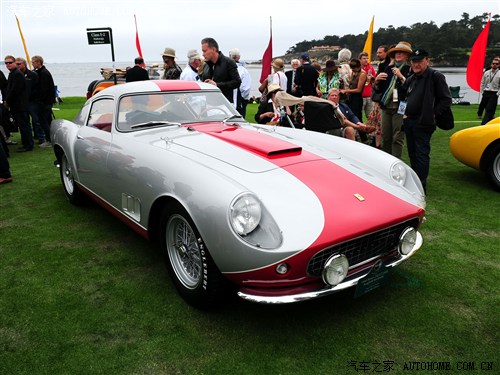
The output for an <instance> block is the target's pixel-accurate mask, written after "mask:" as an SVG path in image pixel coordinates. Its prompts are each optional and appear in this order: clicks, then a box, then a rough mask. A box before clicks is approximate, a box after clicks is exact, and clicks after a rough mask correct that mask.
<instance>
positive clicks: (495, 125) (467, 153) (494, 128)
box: [450, 117, 500, 191]
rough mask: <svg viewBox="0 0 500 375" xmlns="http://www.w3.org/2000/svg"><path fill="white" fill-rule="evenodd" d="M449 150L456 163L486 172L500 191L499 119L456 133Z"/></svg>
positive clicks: (452, 137)
mask: <svg viewBox="0 0 500 375" xmlns="http://www.w3.org/2000/svg"><path fill="white" fill-rule="evenodd" d="M450 150H451V153H452V154H453V156H454V157H455V159H457V160H458V161H460V162H462V163H464V164H465V165H468V166H469V167H472V168H475V169H478V170H481V171H484V172H486V174H487V176H488V179H489V180H490V182H491V183H492V185H493V187H494V188H495V189H496V190H498V191H500V117H497V118H495V119H493V120H491V121H490V122H488V123H487V124H486V125H480V126H474V127H472V128H468V129H464V130H460V131H458V132H456V133H455V134H453V135H452V136H451V139H450Z"/></svg>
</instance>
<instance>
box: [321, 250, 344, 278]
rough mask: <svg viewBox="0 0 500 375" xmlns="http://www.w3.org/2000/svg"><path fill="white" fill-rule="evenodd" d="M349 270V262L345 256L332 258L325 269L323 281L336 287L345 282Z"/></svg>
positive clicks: (338, 255) (339, 255) (340, 255)
mask: <svg viewBox="0 0 500 375" xmlns="http://www.w3.org/2000/svg"><path fill="white" fill-rule="evenodd" d="M348 270H349V261H348V260H347V257H346V256H345V255H344V254H337V255H333V256H331V257H330V258H329V259H328V260H327V261H326V263H325V267H324V268H323V281H324V282H325V283H326V284H328V285H331V286H335V285H337V284H339V283H341V282H342V280H344V278H345V277H346V275H347V271H348Z"/></svg>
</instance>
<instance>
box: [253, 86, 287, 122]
mask: <svg viewBox="0 0 500 375" xmlns="http://www.w3.org/2000/svg"><path fill="white" fill-rule="evenodd" d="M278 91H283V89H282V88H281V87H280V85H278V84H277V83H271V84H269V86H267V94H265V95H266V97H265V100H261V102H260V104H259V109H258V110H257V113H256V114H255V117H254V118H255V121H256V122H257V123H259V124H273V125H278V124H279V120H280V117H281V113H280V106H279V104H278V103H277V101H276V93H277V92H278Z"/></svg>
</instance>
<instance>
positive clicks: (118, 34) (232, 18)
mask: <svg viewBox="0 0 500 375" xmlns="http://www.w3.org/2000/svg"><path fill="white" fill-rule="evenodd" d="M0 12H1V14H0V20H1V24H0V27H1V30H0V53H1V56H2V58H3V57H4V56H5V55H7V54H10V55H14V56H16V57H17V56H22V57H24V56H25V52H24V49H23V45H22V41H21V37H20V33H19V30H18V26H17V23H16V18H15V16H17V18H18V19H19V22H20V26H21V30H22V33H23V35H24V39H25V42H26V45H27V49H28V53H29V54H30V56H32V55H41V56H42V57H43V58H44V59H45V61H46V62H47V63H49V62H50V63H69V62H82V63H84V62H111V61H112V55H111V46H110V45H89V44H88V40H87V28H103V27H105V28H111V29H112V34H113V42H114V43H113V45H114V54H115V61H116V62H128V61H130V62H132V61H133V59H134V58H135V57H136V56H137V55H138V52H137V49H136V46H135V23H134V15H135V16H136V18H137V26H138V31H139V39H140V44H141V48H142V52H143V56H144V59H145V60H146V63H148V62H160V61H161V54H162V52H163V50H164V49H165V47H170V48H174V49H175V50H176V56H177V59H178V60H179V61H186V54H187V51H188V50H189V49H193V48H194V49H197V50H198V51H199V52H201V49H200V41H201V39H202V38H204V37H213V38H214V39H216V40H217V42H218V43H219V47H220V49H221V51H222V52H223V53H224V54H226V55H227V53H228V51H229V50H230V49H231V48H239V49H240V52H241V58H242V59H243V60H246V61H253V60H259V59H261V58H262V54H263V53H264V50H265V49H266V47H267V45H268V42H269V33H270V22H269V21H270V17H272V31H273V56H280V55H283V54H285V53H286V51H287V50H288V49H289V48H290V47H293V46H294V45H295V44H296V43H298V42H301V41H304V40H313V39H323V38H324V37H325V36H326V35H338V36H342V35H345V34H354V35H357V34H362V33H364V32H366V31H367V30H368V28H369V25H370V22H371V20H372V17H373V16H374V17H375V22H374V31H377V30H378V29H379V28H381V27H383V28H387V27H388V26H390V25H392V26H393V27H395V28H397V27H400V26H411V25H413V24H415V23H424V22H431V21H433V22H434V23H436V24H437V25H438V26H441V25H442V24H443V23H445V22H449V21H451V20H460V19H461V18H462V14H463V13H468V14H469V16H470V18H472V17H475V16H478V15H481V14H483V13H491V14H492V15H494V14H499V13H500V1H499V0H484V1H483V0H478V1H475V0H441V1H439V0H432V1H430V0H419V1H400V0H373V1H371V2H370V1H361V0H358V1H339V0H328V1H323V0H312V1H309V0H305V1H304V0H302V1H298V0H272V1H269V0H245V1H242V0H162V1H159V0H149V1H141V0H134V1H131V0H121V1H116V0H107V1H103V0H101V1H95V0H87V1H80V0H64V1H61V0H53V1H49V0H37V1H33V0H32V1H23V0H15V1H13V0H0ZM394 42H395V43H397V42H398V41H394ZM409 42H410V43H411V41H409ZM374 43H376V40H375V41H374ZM347 47H348V46H347ZM422 47H424V48H425V46H422Z"/></svg>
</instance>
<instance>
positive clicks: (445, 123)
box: [431, 70, 455, 130]
mask: <svg viewBox="0 0 500 375" xmlns="http://www.w3.org/2000/svg"><path fill="white" fill-rule="evenodd" d="M435 73H436V71H435V70H433V71H432V81H433V85H432V88H431V90H432V94H433V95H434V92H435V85H436V81H435V79H434V76H435ZM434 121H435V123H436V126H437V127H438V128H439V129H443V130H451V129H453V128H454V127H455V119H454V118H453V112H452V111H451V107H450V106H447V107H446V109H445V110H444V111H443V113H440V114H435V115H434Z"/></svg>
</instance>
